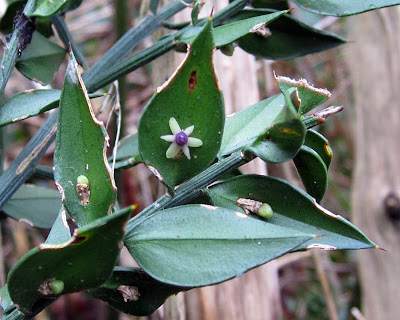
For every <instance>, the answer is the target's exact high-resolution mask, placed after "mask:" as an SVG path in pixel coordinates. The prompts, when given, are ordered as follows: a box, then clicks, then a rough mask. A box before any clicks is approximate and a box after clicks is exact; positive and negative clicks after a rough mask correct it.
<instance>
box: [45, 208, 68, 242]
mask: <svg viewBox="0 0 400 320" xmlns="http://www.w3.org/2000/svg"><path fill="white" fill-rule="evenodd" d="M70 238H71V230H70V228H69V225H68V222H67V212H66V210H65V208H64V206H62V207H61V209H60V212H59V213H58V216H57V218H56V221H55V222H54V224H53V226H52V227H51V230H50V232H49V235H48V236H47V239H46V243H51V244H61V243H64V242H67V241H68V240H69V239H70Z"/></svg>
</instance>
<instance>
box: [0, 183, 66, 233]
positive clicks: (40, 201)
mask: <svg viewBox="0 0 400 320" xmlns="http://www.w3.org/2000/svg"><path fill="white" fill-rule="evenodd" d="M60 207H61V196H60V193H59V192H58V191H57V190H53V189H48V188H41V187H36V186H21V187H20V188H19V189H18V191H17V192H15V193H14V195H13V196H12V198H11V199H10V200H8V202H7V203H6V205H5V206H4V207H3V211H4V212H5V213H6V214H7V215H8V216H10V217H12V218H14V219H15V220H20V221H21V220H22V221H24V222H27V223H28V224H29V225H31V226H32V227H38V228H45V229H49V228H51V226H52V225H53V223H54V221H55V220H56V217H57V214H58V212H59V211H60Z"/></svg>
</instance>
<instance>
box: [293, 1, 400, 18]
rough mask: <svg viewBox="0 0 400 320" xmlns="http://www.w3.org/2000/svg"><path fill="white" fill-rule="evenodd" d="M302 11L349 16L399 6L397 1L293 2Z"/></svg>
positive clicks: (399, 2)
mask: <svg viewBox="0 0 400 320" xmlns="http://www.w3.org/2000/svg"><path fill="white" fill-rule="evenodd" d="M293 2H294V3H296V4H298V5H299V6H301V7H302V8H303V9H306V10H309V11H312V12H315V13H318V14H325V15H329V16H339V17H341V16H349V15H352V14H357V13H362V12H365V11H370V10H376V9H379V8H383V7H389V6H395V5H398V4H400V1H398V0H351V1H348V0H333V1H332V0H331V1H321V0H293Z"/></svg>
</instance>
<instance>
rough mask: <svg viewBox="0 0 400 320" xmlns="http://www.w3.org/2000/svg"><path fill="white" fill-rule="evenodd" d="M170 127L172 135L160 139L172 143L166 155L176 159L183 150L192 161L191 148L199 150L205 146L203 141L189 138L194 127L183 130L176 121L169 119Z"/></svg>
mask: <svg viewBox="0 0 400 320" xmlns="http://www.w3.org/2000/svg"><path fill="white" fill-rule="evenodd" d="M169 127H170V128H171V131H172V134H170V135H166V136H161V137H160V138H161V139H163V140H165V141H168V142H171V145H170V146H169V148H168V150H167V152H166V153H165V155H166V156H167V158H168V159H170V158H174V157H175V156H176V155H177V154H178V153H179V151H181V150H182V151H183V153H184V155H185V156H186V158H188V159H189V160H190V151H189V147H192V148H198V147H200V146H202V145H203V141H201V140H200V139H197V138H192V137H189V136H190V135H191V134H192V132H193V130H194V126H190V127H187V128H186V129H185V130H182V129H181V127H180V126H179V124H178V122H177V121H176V119H175V118H171V119H169Z"/></svg>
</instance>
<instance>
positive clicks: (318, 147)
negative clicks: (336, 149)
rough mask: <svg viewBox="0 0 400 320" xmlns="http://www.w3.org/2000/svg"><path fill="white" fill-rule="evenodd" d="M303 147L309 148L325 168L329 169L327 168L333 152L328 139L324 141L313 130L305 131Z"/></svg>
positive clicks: (322, 137)
mask: <svg viewBox="0 0 400 320" xmlns="http://www.w3.org/2000/svg"><path fill="white" fill-rule="evenodd" d="M304 145H305V146H307V147H310V148H311V149H313V150H314V151H315V152H317V153H318V155H319V156H320V157H321V159H322V160H323V161H324V163H325V166H326V168H327V169H329V166H330V165H331V162H332V157H333V151H332V149H331V146H330V145H329V141H328V139H326V138H325V137H324V136H323V135H322V134H320V133H319V132H317V131H315V130H310V129H309V130H307V134H306V140H305V141H304Z"/></svg>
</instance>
